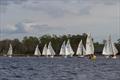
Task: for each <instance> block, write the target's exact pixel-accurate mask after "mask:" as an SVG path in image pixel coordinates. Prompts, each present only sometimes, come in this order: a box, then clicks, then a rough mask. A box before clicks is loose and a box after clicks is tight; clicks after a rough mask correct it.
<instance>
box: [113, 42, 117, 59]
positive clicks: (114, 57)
mask: <svg viewBox="0 0 120 80" xmlns="http://www.w3.org/2000/svg"><path fill="white" fill-rule="evenodd" d="M112 48H113V59H116V58H117V57H116V55H117V53H118V50H117V48H116V47H115V44H114V43H112Z"/></svg>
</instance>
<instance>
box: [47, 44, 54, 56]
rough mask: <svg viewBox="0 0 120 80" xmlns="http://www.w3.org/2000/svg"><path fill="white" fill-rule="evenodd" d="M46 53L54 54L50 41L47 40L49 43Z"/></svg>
mask: <svg viewBox="0 0 120 80" xmlns="http://www.w3.org/2000/svg"><path fill="white" fill-rule="evenodd" d="M47 55H50V56H54V55H55V51H54V50H53V48H52V46H51V42H49V44H48V49H47Z"/></svg>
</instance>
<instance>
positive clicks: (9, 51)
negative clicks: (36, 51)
mask: <svg viewBox="0 0 120 80" xmlns="http://www.w3.org/2000/svg"><path fill="white" fill-rule="evenodd" d="M12 54H13V49H12V45H11V44H10V45H9V50H8V52H7V56H8V57H12Z"/></svg>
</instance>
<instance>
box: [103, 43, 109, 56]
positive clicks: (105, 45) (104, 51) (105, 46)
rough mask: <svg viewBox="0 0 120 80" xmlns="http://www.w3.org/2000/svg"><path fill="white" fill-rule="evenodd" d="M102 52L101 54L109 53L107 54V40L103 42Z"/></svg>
mask: <svg viewBox="0 0 120 80" xmlns="http://www.w3.org/2000/svg"><path fill="white" fill-rule="evenodd" d="M102 54H103V55H109V54H108V53H107V42H105V44H104V48H103V52H102Z"/></svg>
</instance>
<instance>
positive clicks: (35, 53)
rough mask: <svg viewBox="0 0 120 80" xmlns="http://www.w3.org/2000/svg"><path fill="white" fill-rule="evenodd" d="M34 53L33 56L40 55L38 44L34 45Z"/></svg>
mask: <svg viewBox="0 0 120 80" xmlns="http://www.w3.org/2000/svg"><path fill="white" fill-rule="evenodd" d="M34 55H35V56H40V55H41V52H40V50H39V48H38V45H37V46H36V49H35V52H34Z"/></svg>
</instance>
